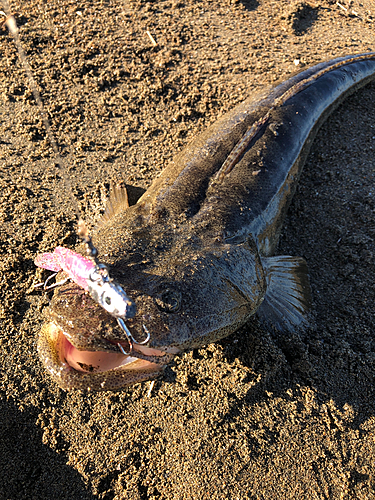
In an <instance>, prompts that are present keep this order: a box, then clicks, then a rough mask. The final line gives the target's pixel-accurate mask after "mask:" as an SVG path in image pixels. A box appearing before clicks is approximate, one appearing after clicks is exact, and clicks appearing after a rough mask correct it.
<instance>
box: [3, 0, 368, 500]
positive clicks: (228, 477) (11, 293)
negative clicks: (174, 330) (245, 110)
mask: <svg viewBox="0 0 375 500" xmlns="http://www.w3.org/2000/svg"><path fill="white" fill-rule="evenodd" d="M12 11H13V12H14V14H15V16H16V18H17V20H18V23H19V26H20V33H21V37H22V41H23V45H24V48H25V51H26V52H27V55H28V58H29V61H30V64H31V66H32V68H33V72H34V76H35V79H36V81H37V84H38V87H39V88H40V90H41V93H42V96H43V100H44V103H45V107H46V109H47V111H48V115H49V117H50V119H51V123H52V128H53V131H54V133H55V134H56V137H57V140H58V143H59V145H60V147H61V151H62V155H63V157H64V161H65V164H66V166H67V167H66V168H67V170H68V171H69V175H70V178H71V184H72V194H70V193H68V192H67V190H66V189H65V188H64V184H63V180H62V174H61V172H60V171H59V170H58V168H57V167H56V165H55V160H54V155H53V152H52V148H51V146H50V144H49V142H48V140H47V139H46V134H45V131H44V128H43V125H42V120H41V117H40V114H39V111H38V108H37V106H36V105H35V101H34V98H33V96H32V94H31V92H30V90H29V87H28V81H27V78H26V76H25V73H24V71H23V69H22V67H21V65H20V63H19V62H18V57H17V52H16V49H15V47H14V43H13V41H12V38H11V37H10V36H9V34H8V33H7V30H6V28H5V27H4V26H2V27H1V30H0V43H1V48H0V54H1V56H0V99H1V106H0V127H1V129H0V142H1V149H0V160H1V162H0V188H1V189H0V252H1V258H0V280H1V292H0V297H1V303H0V317H1V328H0V362H1V364H0V404H1V411H0V499H1V500H34V499H35V500H40V499H45V500H60V499H61V500H62V499H66V500H78V499H84V500H88V499H101V500H125V499H129V500H130V499H132V500H133V499H134V500H145V499H175V500H180V499H181V500H185V499H186V500H187V499H189V500H190V499H199V500H201V499H202V500H203V499H205V498H208V499H210V500H213V499H233V500H234V499H239V500H242V499H252V500H255V499H265V500H271V499H309V500H311V499H357V500H364V499H366V500H368V499H373V498H375V493H374V491H375V477H374V463H375V404H374V396H375V390H374V378H375V327H374V324H375V306H374V301H375V290H374V282H375V266H374V259H375V255H374V253H375V217H374V211H375V175H374V173H375V158H374V152H375V105H374V103H375V85H374V84H372V85H371V84H370V85H369V86H367V87H365V88H363V89H362V90H360V91H359V92H357V93H356V94H354V95H352V96H351V97H350V98H348V99H347V100H346V101H345V102H344V103H343V104H342V106H341V107H340V108H339V109H338V110H337V111H335V112H334V114H333V115H332V116H331V117H330V118H329V119H328V121H327V122H326V123H325V124H324V126H323V127H322V129H321V130H320V132H319V134H318V136H317V138H316V140H315V142H314V144H313V147H312V150H311V153H310V155H309V157H308V160H307V164H306V167H305V171H304V173H303V175H302V179H301V182H300V185H299V187H298V190H297V194H296V196H295V198H294V201H293V204H292V206H291V209H290V211H289V214H288V218H287V221H286V224H285V226H284V230H283V234H282V238H281V242H280V247H279V249H278V254H286V255H288V254H289V255H299V256H303V257H304V258H305V259H306V260H307V262H308V264H309V269H310V278H311V285H312V290H313V301H314V315H315V320H316V322H315V323H316V324H315V325H314V326H313V327H311V328H309V329H308V330H307V332H306V333H305V334H304V335H301V336H297V335H291V334H288V335H283V336H282V335H278V334H275V333H273V332H270V331H267V330H266V329H261V328H260V327H259V326H257V325H256V324H254V323H252V324H250V323H249V324H247V325H246V326H245V327H244V328H242V329H241V330H240V331H238V332H237V333H236V334H234V335H232V336H231V337H229V338H227V339H225V340H223V341H221V342H218V343H216V344H213V345H209V346H207V347H205V348H202V349H199V350H195V351H193V352H190V353H187V354H184V355H183V356H181V357H179V358H177V359H176V362H175V363H174V364H173V365H172V366H171V367H170V368H168V369H167V371H166V373H165V376H164V378H163V379H161V380H159V381H157V382H156V384H155V386H154V388H153V390H152V392H151V394H150V395H149V397H148V393H149V388H150V383H149V382H146V383H143V384H138V385H135V386H134V387H130V388H128V389H126V390H123V391H121V392H118V393H111V392H104V393H101V394H97V393H87V392H82V391H73V392H64V391H62V390H60V389H59V388H58V387H57V386H56V385H55V384H54V383H53V382H52V381H51V379H50V378H49V376H48V374H47V373H46V372H45V370H44V368H43V366H42V365H41V363H40V361H39V358H38V356H37V353H36V341H37V336H38V332H39V330H40V327H41V325H42V323H43V309H44V308H45V307H46V305H47V304H48V301H49V298H50V295H51V294H49V295H48V294H43V293H42V292H41V291H40V289H34V288H33V284H35V283H38V282H40V281H42V280H44V279H45V278H46V277H47V273H44V272H42V271H41V270H37V269H36V267H35V266H34V263H33V259H34V257H35V256H36V254H37V253H40V252H45V251H51V250H52V249H53V248H54V247H56V246H57V245H63V246H69V247H71V248H74V246H75V244H76V242H77V237H76V234H75V220H76V211H75V206H76V205H77V202H76V201H75V200H78V204H79V208H80V210H81V211H82V212H83V213H84V215H85V217H86V218H87V219H88V220H92V221H95V220H96V219H97V218H98V216H99V215H100V213H102V211H103V207H104V203H105V201H104V200H105V197H106V195H107V194H108V188H109V184H110V182H111V181H114V182H117V181H119V180H124V181H125V182H126V184H127V185H128V186H130V195H131V197H133V198H135V197H136V195H137V193H139V192H141V190H142V189H145V188H147V187H148V186H149V185H150V183H151V181H152V179H154V178H155V176H156V175H157V174H158V173H159V172H160V171H161V170H162V169H163V167H164V166H165V165H166V164H167V163H168V161H169V160H170V159H171V158H172V157H173V156H174V154H175V153H177V152H178V151H179V150H181V148H182V147H184V146H185V145H186V144H187V143H188V142H189V141H191V140H192V139H193V138H194V137H195V136H196V134H198V133H199V132H201V131H202V130H204V129H205V128H206V127H207V126H208V125H209V124H211V123H213V122H214V121H215V120H216V119H217V118H218V117H220V116H222V114H223V113H225V112H226V111H228V110H230V109H231V108H232V107H233V106H234V105H235V104H237V103H239V102H241V101H242V100H243V99H245V98H246V97H247V96H249V95H250V94H251V93H254V92H257V91H260V90H262V89H264V88H266V87H268V86H271V85H273V84H274V83H275V82H278V81H280V80H285V79H287V78H288V77H289V76H290V75H291V74H292V73H293V72H295V71H296V70H298V69H301V70H302V69H303V68H306V67H308V66H310V65H313V64H315V63H317V62H320V61H322V60H326V59H331V58H334V57H338V56H342V55H347V54H355V53H361V52H368V51H374V50H375V38H374V30H375V7H374V3H373V1H372V0H361V1H359V0H353V1H350V2H349V1H348V0H342V1H340V2H336V1H330V0H317V1H315V2H313V1H311V2H310V1H306V2H303V1H290V0H278V1H272V0H260V1H257V0H248V1H245V0H243V1H240V0H221V1H220V2H218V1H209V0H195V1H192V0H185V1H179V0H165V1H163V0H158V1H146V0H129V1H128V0H122V1H121V0H102V1H91V2H90V1H88V0H82V1H80V2H76V1H71V0H49V1H48V2H40V1H35V0H30V1H29V2H20V1H15V2H12ZM3 20H4V16H2V15H1V16H0V22H1V21H3ZM72 196H74V199H73V198H72Z"/></svg>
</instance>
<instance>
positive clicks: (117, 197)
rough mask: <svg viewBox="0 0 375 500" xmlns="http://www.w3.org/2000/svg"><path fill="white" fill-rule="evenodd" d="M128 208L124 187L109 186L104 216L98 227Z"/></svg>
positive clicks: (126, 193)
mask: <svg viewBox="0 0 375 500" xmlns="http://www.w3.org/2000/svg"><path fill="white" fill-rule="evenodd" d="M128 208H129V200H128V192H127V190H126V187H124V186H119V185H111V191H110V194H109V199H108V201H107V206H106V209H105V212H104V214H103V215H102V217H101V219H100V220H99V223H98V226H101V225H103V224H106V223H107V222H108V221H109V220H110V219H112V217H114V216H115V215H117V214H119V213H120V212H124V211H125V210H126V209H128Z"/></svg>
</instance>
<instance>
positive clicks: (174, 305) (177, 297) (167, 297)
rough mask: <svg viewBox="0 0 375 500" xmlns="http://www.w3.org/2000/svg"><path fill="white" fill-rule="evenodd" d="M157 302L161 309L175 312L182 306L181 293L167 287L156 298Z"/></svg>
mask: <svg viewBox="0 0 375 500" xmlns="http://www.w3.org/2000/svg"><path fill="white" fill-rule="evenodd" d="M155 303H156V305H157V307H158V308H159V309H160V310H161V311H163V312H167V313H175V312H177V311H178V310H179V309H180V307H181V293H180V292H179V291H177V290H173V289H172V288H167V289H166V290H163V291H162V292H161V294H160V296H159V297H157V298H156V299H155Z"/></svg>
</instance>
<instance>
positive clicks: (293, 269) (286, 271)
mask: <svg viewBox="0 0 375 500" xmlns="http://www.w3.org/2000/svg"><path fill="white" fill-rule="evenodd" d="M262 264H263V268H264V270H265V273H266V280H267V291H266V295H265V297H264V300H263V303H262V305H261V306H260V308H259V309H258V311H257V314H258V316H259V318H260V319H261V320H262V321H265V322H266V323H271V324H272V325H273V326H274V327H275V328H276V329H278V330H280V331H284V330H287V331H295V330H296V328H297V329H298V328H300V327H305V326H307V325H308V313H309V311H310V308H311V289H310V284H309V278H308V269H307V264H306V261H305V260H304V259H302V258H301V257H289V256H277V257H267V258H264V259H262Z"/></svg>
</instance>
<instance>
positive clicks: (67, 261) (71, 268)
mask: <svg viewBox="0 0 375 500" xmlns="http://www.w3.org/2000/svg"><path fill="white" fill-rule="evenodd" d="M34 262H35V265H37V266H38V267H42V268H43V269H48V271H54V272H58V271H64V272H65V274H67V275H68V277H69V278H70V279H71V280H72V281H74V283H76V284H77V285H79V286H80V287H82V288H84V289H85V290H86V291H87V290H88V289H89V285H88V279H89V276H90V273H91V272H92V271H93V270H94V268H95V264H94V262H93V261H92V260H90V259H88V258H87V257H83V255H80V254H79V253H76V252H73V250H70V249H69V248H64V247H56V248H55V250H54V251H53V252H52V253H50V252H49V253H48V252H47V253H42V254H40V255H37V257H36V259H35V261H34Z"/></svg>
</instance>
